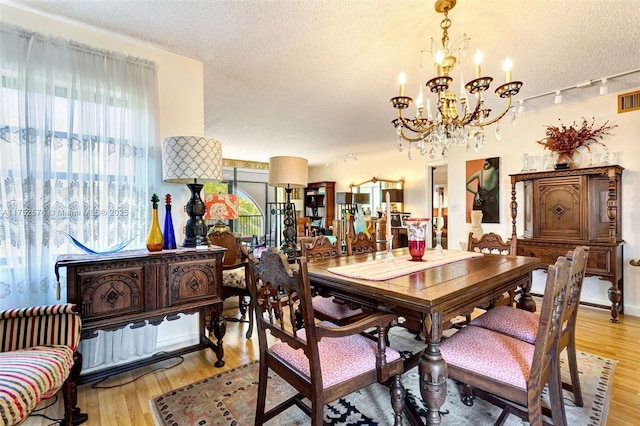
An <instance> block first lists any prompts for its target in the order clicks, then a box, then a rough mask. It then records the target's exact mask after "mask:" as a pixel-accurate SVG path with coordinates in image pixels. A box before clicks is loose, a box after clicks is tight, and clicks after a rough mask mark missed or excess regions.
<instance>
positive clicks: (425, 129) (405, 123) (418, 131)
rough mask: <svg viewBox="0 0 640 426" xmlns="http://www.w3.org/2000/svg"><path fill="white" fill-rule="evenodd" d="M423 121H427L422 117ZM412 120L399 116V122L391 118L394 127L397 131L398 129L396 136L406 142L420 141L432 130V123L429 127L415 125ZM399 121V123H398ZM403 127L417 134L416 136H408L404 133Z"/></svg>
mask: <svg viewBox="0 0 640 426" xmlns="http://www.w3.org/2000/svg"><path fill="white" fill-rule="evenodd" d="M423 120H424V121H425V122H427V123H428V121H427V120H425V119H423ZM411 121H412V120H407V119H406V118H402V117H400V122H398V120H397V119H396V120H393V124H394V126H395V127H396V129H397V131H398V136H400V137H401V138H402V139H404V140H406V141H408V142H420V141H421V140H423V139H424V136H423V135H425V134H429V133H431V131H432V130H433V124H431V125H430V126H429V127H422V126H420V127H415V126H414V125H413V124H412V123H411ZM399 123H401V124H399ZM404 129H408V130H410V131H412V132H414V133H416V134H417V135H418V136H416V137H415V138H412V137H409V136H407V135H406V133H405V132H404Z"/></svg>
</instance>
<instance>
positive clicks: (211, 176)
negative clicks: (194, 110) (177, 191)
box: [162, 136, 222, 247]
mask: <svg viewBox="0 0 640 426" xmlns="http://www.w3.org/2000/svg"><path fill="white" fill-rule="evenodd" d="M162 179H163V180H164V181H165V182H174V183H186V184H187V186H188V187H189V190H190V191H191V198H190V199H189V201H188V202H187V205H186V206H185V211H186V213H187V215H189V219H187V224H186V226H185V231H184V234H185V238H184V244H183V246H184V247H196V246H198V245H200V244H201V243H203V242H206V241H207V227H206V225H205V223H204V220H203V218H202V217H203V216H204V213H205V211H206V208H205V205H204V202H203V201H202V198H200V191H201V190H202V187H203V185H202V183H207V182H220V181H221V180H222V144H221V143H220V142H218V141H216V140H214V139H207V138H203V137H198V136H172V137H168V138H165V140H163V141H162Z"/></svg>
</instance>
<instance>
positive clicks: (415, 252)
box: [404, 218, 429, 262]
mask: <svg viewBox="0 0 640 426" xmlns="http://www.w3.org/2000/svg"><path fill="white" fill-rule="evenodd" d="M404 223H405V225H406V226H407V234H408V239H409V254H410V255H411V259H410V260H412V261H414V262H421V261H422V256H424V249H425V247H426V237H427V224H428V223H429V218H407V219H405V220H404Z"/></svg>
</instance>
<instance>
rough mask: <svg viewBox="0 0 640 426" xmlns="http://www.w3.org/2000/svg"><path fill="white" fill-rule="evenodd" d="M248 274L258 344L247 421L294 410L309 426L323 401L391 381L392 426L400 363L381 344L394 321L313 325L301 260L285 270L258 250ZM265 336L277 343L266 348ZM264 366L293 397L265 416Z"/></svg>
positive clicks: (282, 260) (398, 408)
mask: <svg viewBox="0 0 640 426" xmlns="http://www.w3.org/2000/svg"><path fill="white" fill-rule="evenodd" d="M250 269H251V279H250V286H249V288H250V290H251V294H252V297H253V300H254V302H255V309H256V330H257V333H258V342H259V347H260V370H259V371H260V372H259V377H258V396H257V403H256V417H255V424H256V425H262V424H264V423H265V422H266V421H268V420H269V419H271V418H273V417H275V416H277V415H278V414H279V413H281V412H283V411H284V410H286V409H287V408H289V407H291V406H292V405H296V406H298V407H299V408H300V409H302V410H303V411H304V412H306V413H307V414H309V415H310V417H311V424H312V425H314V426H316V425H322V424H323V411H324V406H325V404H327V403H329V402H331V401H334V400H336V399H338V398H340V397H342V396H345V395H347V394H349V393H351V392H354V391H356V390H358V389H361V388H363V387H365V386H368V385H370V384H372V383H375V382H380V383H387V382H390V383H391V392H390V393H391V406H392V408H393V412H394V418H395V424H396V425H400V424H402V418H401V413H402V411H403V410H404V406H405V390H404V387H403V386H402V382H401V380H400V376H401V374H402V372H403V369H404V366H403V360H402V359H401V357H400V354H399V353H398V352H397V351H395V350H394V349H392V348H389V347H387V345H386V343H385V339H384V336H385V334H386V330H387V328H388V327H390V326H392V325H394V324H395V322H396V321H397V317H396V316H395V315H393V314H389V313H373V314H372V315H370V316H368V317H366V318H364V319H362V320H360V321H358V322H355V323H352V324H350V325H349V326H346V327H340V326H336V325H335V324H331V323H328V322H319V323H316V318H315V317H314V311H313V306H312V302H311V299H312V294H311V288H310V285H309V275H308V271H307V260H306V259H305V258H304V257H299V258H298V259H297V270H292V268H291V267H290V265H289V264H288V262H287V259H286V256H284V254H282V253H281V252H276V251H275V250H274V249H272V250H266V251H264V252H263V253H262V255H261V256H260V261H259V262H254V261H253V260H251V261H250ZM298 312H299V315H300V317H299V316H298V314H297V313H298ZM371 327H375V328H376V329H377V338H376V339H375V340H374V339H370V338H367V337H364V336H362V335H360V334H359V333H361V332H363V331H365V330H367V329H369V328H371ZM268 334H271V336H272V337H275V338H276V339H277V341H276V342H275V343H272V344H270V342H272V339H271V338H269V340H268V339H267V337H268ZM269 369H271V370H272V371H273V372H275V373H276V374H278V375H279V376H280V377H281V378H283V379H284V380H285V381H287V382H288V383H289V384H290V385H292V386H293V387H294V388H295V389H296V390H297V391H298V393H297V394H296V395H295V396H293V397H291V398H289V399H288V400H287V401H285V402H283V403H282V404H279V405H278V406H276V407H274V408H272V409H270V410H269V411H267V412H265V407H266V394H267V387H268V383H267V377H268V370H269ZM304 398H307V399H308V400H309V401H310V403H311V404H310V405H311V407H309V406H308V405H306V404H305V403H304V402H303V399H304Z"/></svg>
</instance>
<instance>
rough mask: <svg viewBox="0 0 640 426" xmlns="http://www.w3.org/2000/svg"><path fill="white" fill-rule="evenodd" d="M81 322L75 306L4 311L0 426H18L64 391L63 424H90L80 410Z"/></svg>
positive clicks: (0, 342) (0, 329)
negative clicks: (47, 401)
mask: <svg viewBox="0 0 640 426" xmlns="http://www.w3.org/2000/svg"><path fill="white" fill-rule="evenodd" d="M81 329H82V319H81V318H80V315H79V313H78V312H77V310H76V306H75V305H73V304H68V303H67V304H59V305H47V306H35V307H29V308H21V309H8V310H4V311H0V424H2V425H18V424H20V423H22V422H24V420H25V419H26V418H27V417H28V416H29V415H30V414H31V413H32V412H33V410H34V409H35V408H36V406H37V405H38V403H40V401H41V400H43V399H47V398H50V397H52V396H54V395H55V394H56V393H57V392H58V391H59V390H60V389H62V397H63V401H64V420H63V421H62V423H61V424H63V425H66V426H71V425H72V424H74V425H78V424H81V423H83V422H85V421H86V420H87V417H88V416H87V414H85V413H81V412H80V409H79V408H78V407H77V406H76V405H77V396H78V394H77V389H76V383H77V380H78V376H79V375H80V370H81V368H82V356H81V355H80V353H79V352H78V351H77V348H78V343H79V342H80V331H81Z"/></svg>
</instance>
